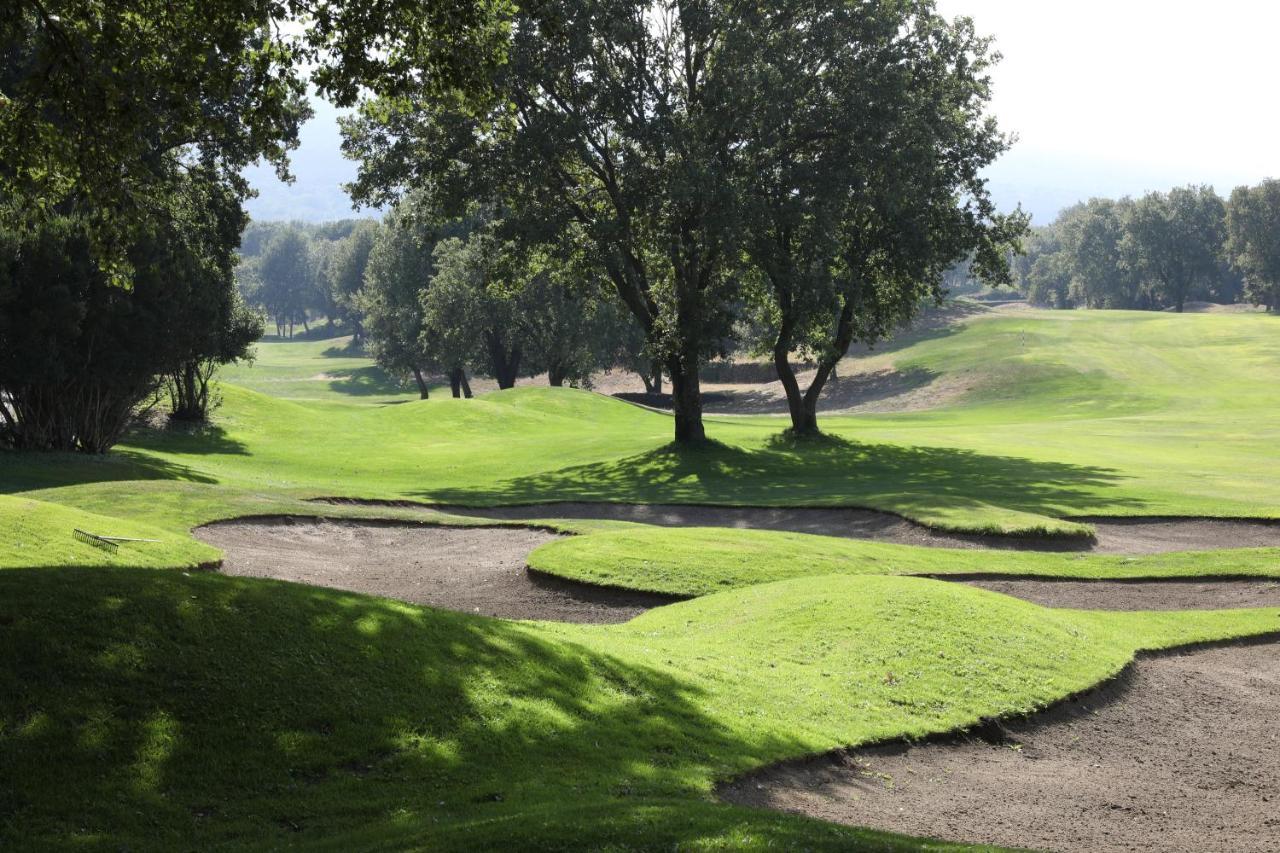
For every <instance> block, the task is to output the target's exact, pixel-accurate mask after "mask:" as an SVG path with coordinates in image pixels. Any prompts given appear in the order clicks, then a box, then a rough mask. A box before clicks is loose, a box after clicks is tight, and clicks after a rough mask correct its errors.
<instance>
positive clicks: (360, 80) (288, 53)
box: [0, 0, 508, 264]
mask: <svg viewBox="0 0 1280 853" xmlns="http://www.w3.org/2000/svg"><path fill="white" fill-rule="evenodd" d="M507 17H508V12H507V8H506V3H505V0H452V2H448V3H442V2H438V0H362V1H361V2H358V3H355V2H349V0H107V1H106V2H103V0H8V2H7V3H6V4H5V6H4V11H3V13H2V14H0V198H2V199H4V200H5V203H4V204H3V205H2V206H0V224H4V225H6V226H8V227H20V226H21V227H25V226H26V225H27V224H28V223H30V222H31V221H32V218H33V216H43V215H52V214H54V213H58V214H69V213H72V212H75V211H78V212H79V213H78V215H79V216H80V217H81V221H82V226H81V227H82V228H85V229H87V230H88V231H89V232H90V234H91V236H92V237H93V244H94V247H95V250H96V251H97V252H98V253H99V254H102V255H103V257H104V258H105V259H106V260H107V261H108V262H109V263H110V262H115V263H116V264H120V262H122V261H123V254H124V249H125V247H126V246H127V245H128V243H129V239H130V235H132V234H133V233H134V232H135V231H137V230H140V229H144V228H145V223H146V221H147V219H148V218H149V216H150V215H151V212H153V211H155V210H156V209H158V208H162V207H163V206H164V201H165V198H166V197H167V194H168V190H167V178H166V175H167V171H168V167H169V164H168V162H167V160H168V159H169V158H170V157H172V156H174V155H175V154H176V153H178V152H186V154H187V155H188V156H190V157H191V158H193V159H194V160H195V161H197V162H199V164H200V165H201V167H202V168H204V169H206V170H209V171H211V172H213V173H216V174H217V175H218V176H219V178H220V180H223V181H225V182H227V183H228V185H229V186H230V187H232V188H233V189H234V191H235V192H236V193H237V194H238V195H239V196H240V197H241V198H243V197H244V195H245V193H246V191H247V187H246V185H245V184H244V182H243V180H242V179H241V178H240V177H239V173H240V171H241V169H242V168H243V167H244V166H245V165H247V164H249V163H252V162H254V161H256V160H258V159H259V158H264V159H266V160H267V161H268V162H270V163H272V164H274V165H275V166H276V168H277V169H278V170H279V171H280V172H281V174H282V175H283V174H285V169H286V166H287V160H286V154H287V152H288V150H289V149H290V148H292V147H293V146H295V145H296V144H297V134H298V127H299V125H300V123H301V122H302V121H303V120H304V119H305V118H306V116H307V106H306V100H305V83H304V81H303V79H302V76H301V71H300V69H301V68H302V67H303V66H304V63H306V62H310V63H313V64H315V66H316V68H315V71H314V72H313V80H314V82H315V83H316V84H317V86H318V87H319V89H320V90H321V92H322V93H323V94H326V95H328V96H330V97H332V98H333V99H335V100H336V101H337V102H339V103H344V104H350V103H352V102H353V101H354V99H355V97H356V95H357V93H358V92H359V91H360V89H361V87H362V86H364V85H368V84H371V83H381V84H386V83H387V82H388V81H396V82H401V83H403V82H404V81H405V75H404V74H403V73H402V72H403V71H404V69H405V68H406V67H409V66H411V67H412V68H413V69H414V75H413V80H412V83H413V85H414V86H415V87H416V88H417V90H419V91H439V90H444V89H446V88H447V89H448V90H449V91H451V92H455V93H457V92H475V91H479V90H481V89H483V83H484V82H485V81H486V80H487V79H488V77H489V71H490V69H491V68H492V66H493V65H494V63H495V62H498V61H500V60H501V58H502V53H503V43H504V36H505V33H506V26H505V21H506V19H507ZM291 24H299V25H300V26H294V27H292V28H291V26H290V25H291ZM291 31H300V35H298V36H296V37H294V36H290V35H288V33H289V32H291Z"/></svg>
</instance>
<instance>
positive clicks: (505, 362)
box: [484, 329, 520, 391]
mask: <svg viewBox="0 0 1280 853" xmlns="http://www.w3.org/2000/svg"><path fill="white" fill-rule="evenodd" d="M484 337H485V342H486V343H487V344H488V346H489V359H490V360H491V361H492V362H493V378H494V379H496V380H498V388H499V390H502V391H506V390H507V389H509V388H514V387H516V377H517V376H519V375H520V346H519V345H518V344H517V345H516V346H513V347H511V349H510V350H508V349H507V347H506V345H505V343H504V342H503V340H502V335H501V334H500V333H499V332H498V331H497V330H495V329H489V330H487V331H486V332H485V333H484Z"/></svg>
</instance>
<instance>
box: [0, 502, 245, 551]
mask: <svg viewBox="0 0 1280 853" xmlns="http://www.w3.org/2000/svg"><path fill="white" fill-rule="evenodd" d="M77 529H79V530H83V531H85V532H87V533H90V534H94V535H97V536H122V537H131V538H135V539H157V540H159V541H157V542H121V543H119V546H118V550H117V551H116V552H115V553H112V552H110V551H108V550H104V549H102V548H98V547H95V546H93V545H90V544H88V543H85V542H82V541H81V540H79V539H76V538H75V536H74V535H73V532H74V531H75V530H77ZM0 543H3V545H2V546H0V569H10V568H15V567H31V566H135V567H142V568H151V567H157V568H159V567H165V568H184V569H186V568H195V567H197V566H201V565H207V564H210V563H214V562H216V561H218V560H219V559H220V558H221V556H222V554H221V553H220V552H219V551H218V549H216V548H212V547H210V546H208V545H205V544H204V543H202V542H197V541H195V540H194V539H192V538H191V537H190V536H188V535H186V534H185V533H175V532H173V531H170V530H163V529H161V528H158V527H155V526H153V525H151V524H145V523H142V522H139V521H134V520H128V519H121V518H114V517H108V516H103V515H97V514H95V513H90V512H84V511H83V510H78V509H72V508H70V507H64V506H58V505H56V504H50V503H45V502H43V501H37V500H31V499H29V498H19V497H6V496H4V495H0Z"/></svg>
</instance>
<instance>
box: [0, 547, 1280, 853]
mask: <svg viewBox="0 0 1280 853" xmlns="http://www.w3.org/2000/svg"><path fill="white" fill-rule="evenodd" d="M0 625H2V626H3V629H2V630H3V631H4V634H5V636H6V642H5V643H4V644H3V646H2V647H0V648H2V649H3V650H2V651H0V756H2V759H0V761H2V763H0V778H3V779H4V780H5V785H4V786H2V787H0V790H2V791H4V801H3V806H4V813H5V814H8V815H11V816H12V817H11V818H10V819H9V820H7V821H6V823H5V824H3V828H2V829H0V833H3V834H0V838H4V839H6V840H7V841H8V842H9V843H17V842H22V843H24V844H37V845H41V844H49V845H72V844H80V845H87V846H95V845H99V844H107V845H109V846H111V847H112V848H118V847H123V846H127V847H129V848H130V849H165V848H172V847H173V846H184V847H185V846H194V847H202V848H203V847H209V846H215V845H218V844H220V843H227V842H232V841H237V840H238V841H240V842H243V841H244V840H246V839H254V844H255V846H260V847H272V846H280V845H284V844H293V843H305V844H308V845H312V844H315V845H319V846H325V847H331V848H333V849H350V848H351V847H352V846H359V847H361V848H370V847H378V846H385V847H388V848H399V847H404V846H422V847H432V846H439V845H448V846H456V847H473V846H475V845H479V844H481V843H484V842H494V843H497V842H502V841H505V842H506V843H510V842H511V840H512V839H520V843H521V844H522V846H523V845H529V846H537V845H539V844H546V845H548V846H555V845H557V844H563V843H564V842H565V840H566V839H569V838H572V839H574V841H575V843H582V844H587V843H597V844H610V843H612V844H619V845H623V846H630V845H633V844H636V843H643V844H644V845H645V846H650V847H656V846H661V845H662V844H664V843H666V844H670V843H673V842H675V841H681V842H682V843H684V844H686V845H687V846H692V847H727V848H738V847H745V846H765V845H768V844H771V845H773V846H779V845H781V846H790V845H792V844H799V843H803V844H804V845H808V846H811V847H823V846H832V847H836V846H841V845H844V846H848V845H850V844H851V843H852V842H854V841H855V840H861V841H867V842H871V841H875V840H879V841H881V842H883V844H882V846H884V847H889V846H890V844H889V843H888V842H887V841H885V840H884V839H883V838H878V837H877V836H874V835H872V834H869V833H863V832H859V831H855V830H848V829H837V828H833V827H829V826H825V825H822V824H817V823H812V822H808V821H803V820H800V819H796V818H787V817H782V816H774V815H767V814H758V813H753V812H746V811H740V810H735V809H732V808H729V807H726V806H719V805H714V804H713V803H712V802H711V801H710V798H709V792H710V790H711V787H712V785H713V783H714V782H715V781H717V780H720V779H724V778H727V777H729V776H731V775H733V774H736V773H739V772H742V771H744V770H747V769H749V768H751V767H755V766H759V765H761V764H764V763H767V762H770V761H775V760H778V759H782V758H786V757H794V756H798V755H803V754H806V753H811V752H816V751H821V750H825V749H829V748H832V747H836V746H840V745H846V744H858V743H864V742H867V741H870V740H876V739H882V738H891V737H896V736H900V735H904V734H905V735H911V736H918V735H923V734H927V733H930V732H940V731H946V730H949V729H953V728H956V727H959V726H965V725H969V724H973V723H976V722H977V721H978V720H979V719H980V718H982V717H984V716H988V715H996V714H1004V713H1010V712H1019V711H1027V710H1031V709H1033V708H1036V707H1039V706H1041V705H1043V704H1044V703H1046V702H1050V701H1053V700H1055V699H1058V698H1061V697H1063V696H1065V695H1067V694H1070V693H1072V692H1074V691H1078V690H1082V689H1084V688H1087V687H1089V686H1090V685H1092V684H1094V683H1096V682H1097V681H1099V680H1100V679H1103V678H1106V677H1108V676H1110V675H1113V674H1115V673H1116V672H1117V671H1118V670H1119V669H1121V668H1122V667H1123V666H1124V665H1125V664H1126V663H1127V662H1128V661H1129V660H1130V659H1131V657H1132V655H1133V653H1134V651H1135V650H1136V649H1138V648H1143V647H1148V648H1151V647H1161V646H1166V645H1172V644H1178V643H1187V642H1194V641H1199V640H1207V639H1217V638H1223V637H1230V636H1238V635H1243V634H1250V633H1260V632H1266V631H1275V630H1277V629H1280V610H1269V611H1268V610H1256V611H1228V612H1219V613H1185V614H1091V613H1076V612H1071V611H1050V610H1044V609H1042V608H1039V607H1036V606H1034V605H1030V604H1026V603H1023V602H1019V601H1016V600H1014V599H1009V598H1006V597H1003V596H998V595H994V594H991V593H986V592H982V591H977V590H972V589H967V588H963V587H955V586H950V585H947V584H944V583H942V582H938V581H928V580H920V579H907V578H836V577H817V578H806V579H800V580H795V581H789V582H785V583H781V584H774V585H767V586H759V587H753V588H750V589H746V590H742V591H738V592H731V593H723V594H720V595H716V596H710V597H707V598H704V599H699V600H696V601H693V602H689V603H686V604H678V605H672V606H670V607H667V608H662V609H659V610H657V611H654V612H652V613H650V614H648V615H645V616H643V617H641V618H639V619H636V620H634V621H633V622H631V623H628V624H626V625H622V626H615V627H610V628H582V627H570V626H540V625H536V624H520V623H507V622H500V621H496V620H487V619H481V618H475V617H468V616H465V615H460V614H452V613H447V612H441V611H433V610H429V609H422V608H415V607H411V606H408V605H402V604H398V603H393V602H388V601H379V600H376V599H368V598H364V597H360V596H352V595H344V594H340V593H336V592H330V591H326V590H320V589H314V588H307V587H299V586H293V585H287V584H277V583H272V582H261V581H259V582H248V581H244V580H239V579H234V578H226V577H222V576H218V575H209V574H192V575H185V574H181V573H177V572H143V571H137V570H130V569H112V568H98V569H75V568H67V569H32V570H23V569H13V570H7V571H4V572H0Z"/></svg>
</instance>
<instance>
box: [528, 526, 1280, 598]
mask: <svg viewBox="0 0 1280 853" xmlns="http://www.w3.org/2000/svg"><path fill="white" fill-rule="evenodd" d="M529 565H530V566H531V567H533V568H534V569H537V570H538V571H540V572H545V573H547V574H550V575H557V576H559V577H564V578H569V579H570V580H577V581H583V582H585V583H593V584H598V585H600V586H617V587H625V588H627V589H638V590H644V591H646V592H662V593H669V594H673V595H708V594H710V593H714V592H720V591H722V590H725V589H737V588H741V587H746V586H753V585H755V584H761V583H771V582H773V581H778V580H786V579H789V578H796V577H805V576H809V575H825V574H841V575H963V574H993V575H1019V576H1020V575H1027V576H1039V577H1054V578H1083V579H1090V580H1101V579H1110V580H1116V579H1129V580H1135V579H1154V578H1196V577H1236V576H1240V577H1245V576H1248V577H1280V549H1277V548H1250V549H1242V550H1231V551H1199V552H1182V553H1172V554H1155V555H1150V556H1142V557H1121V556H1112V555H1096V554H1073V553H1040V552H1030V551H981V550H962V549H950V548H921V547H914V546H911V545H896V544H892V543H886V542H868V541H860V540H853V539H841V538H837V537H831V536H815V535H811V534H805V533H783V532H778V531H772V530H736V529H727V528H720V527H711V528H690V527H686V528H667V527H633V528H625V529H618V530H611V531H603V532H599V533H593V534H592V535H591V536H586V537H573V538H569V539H561V540H558V541H555V542H549V543H547V544H546V545H542V546H540V547H539V548H538V549H537V550H535V551H534V552H533V553H532V554H530V555H529Z"/></svg>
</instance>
